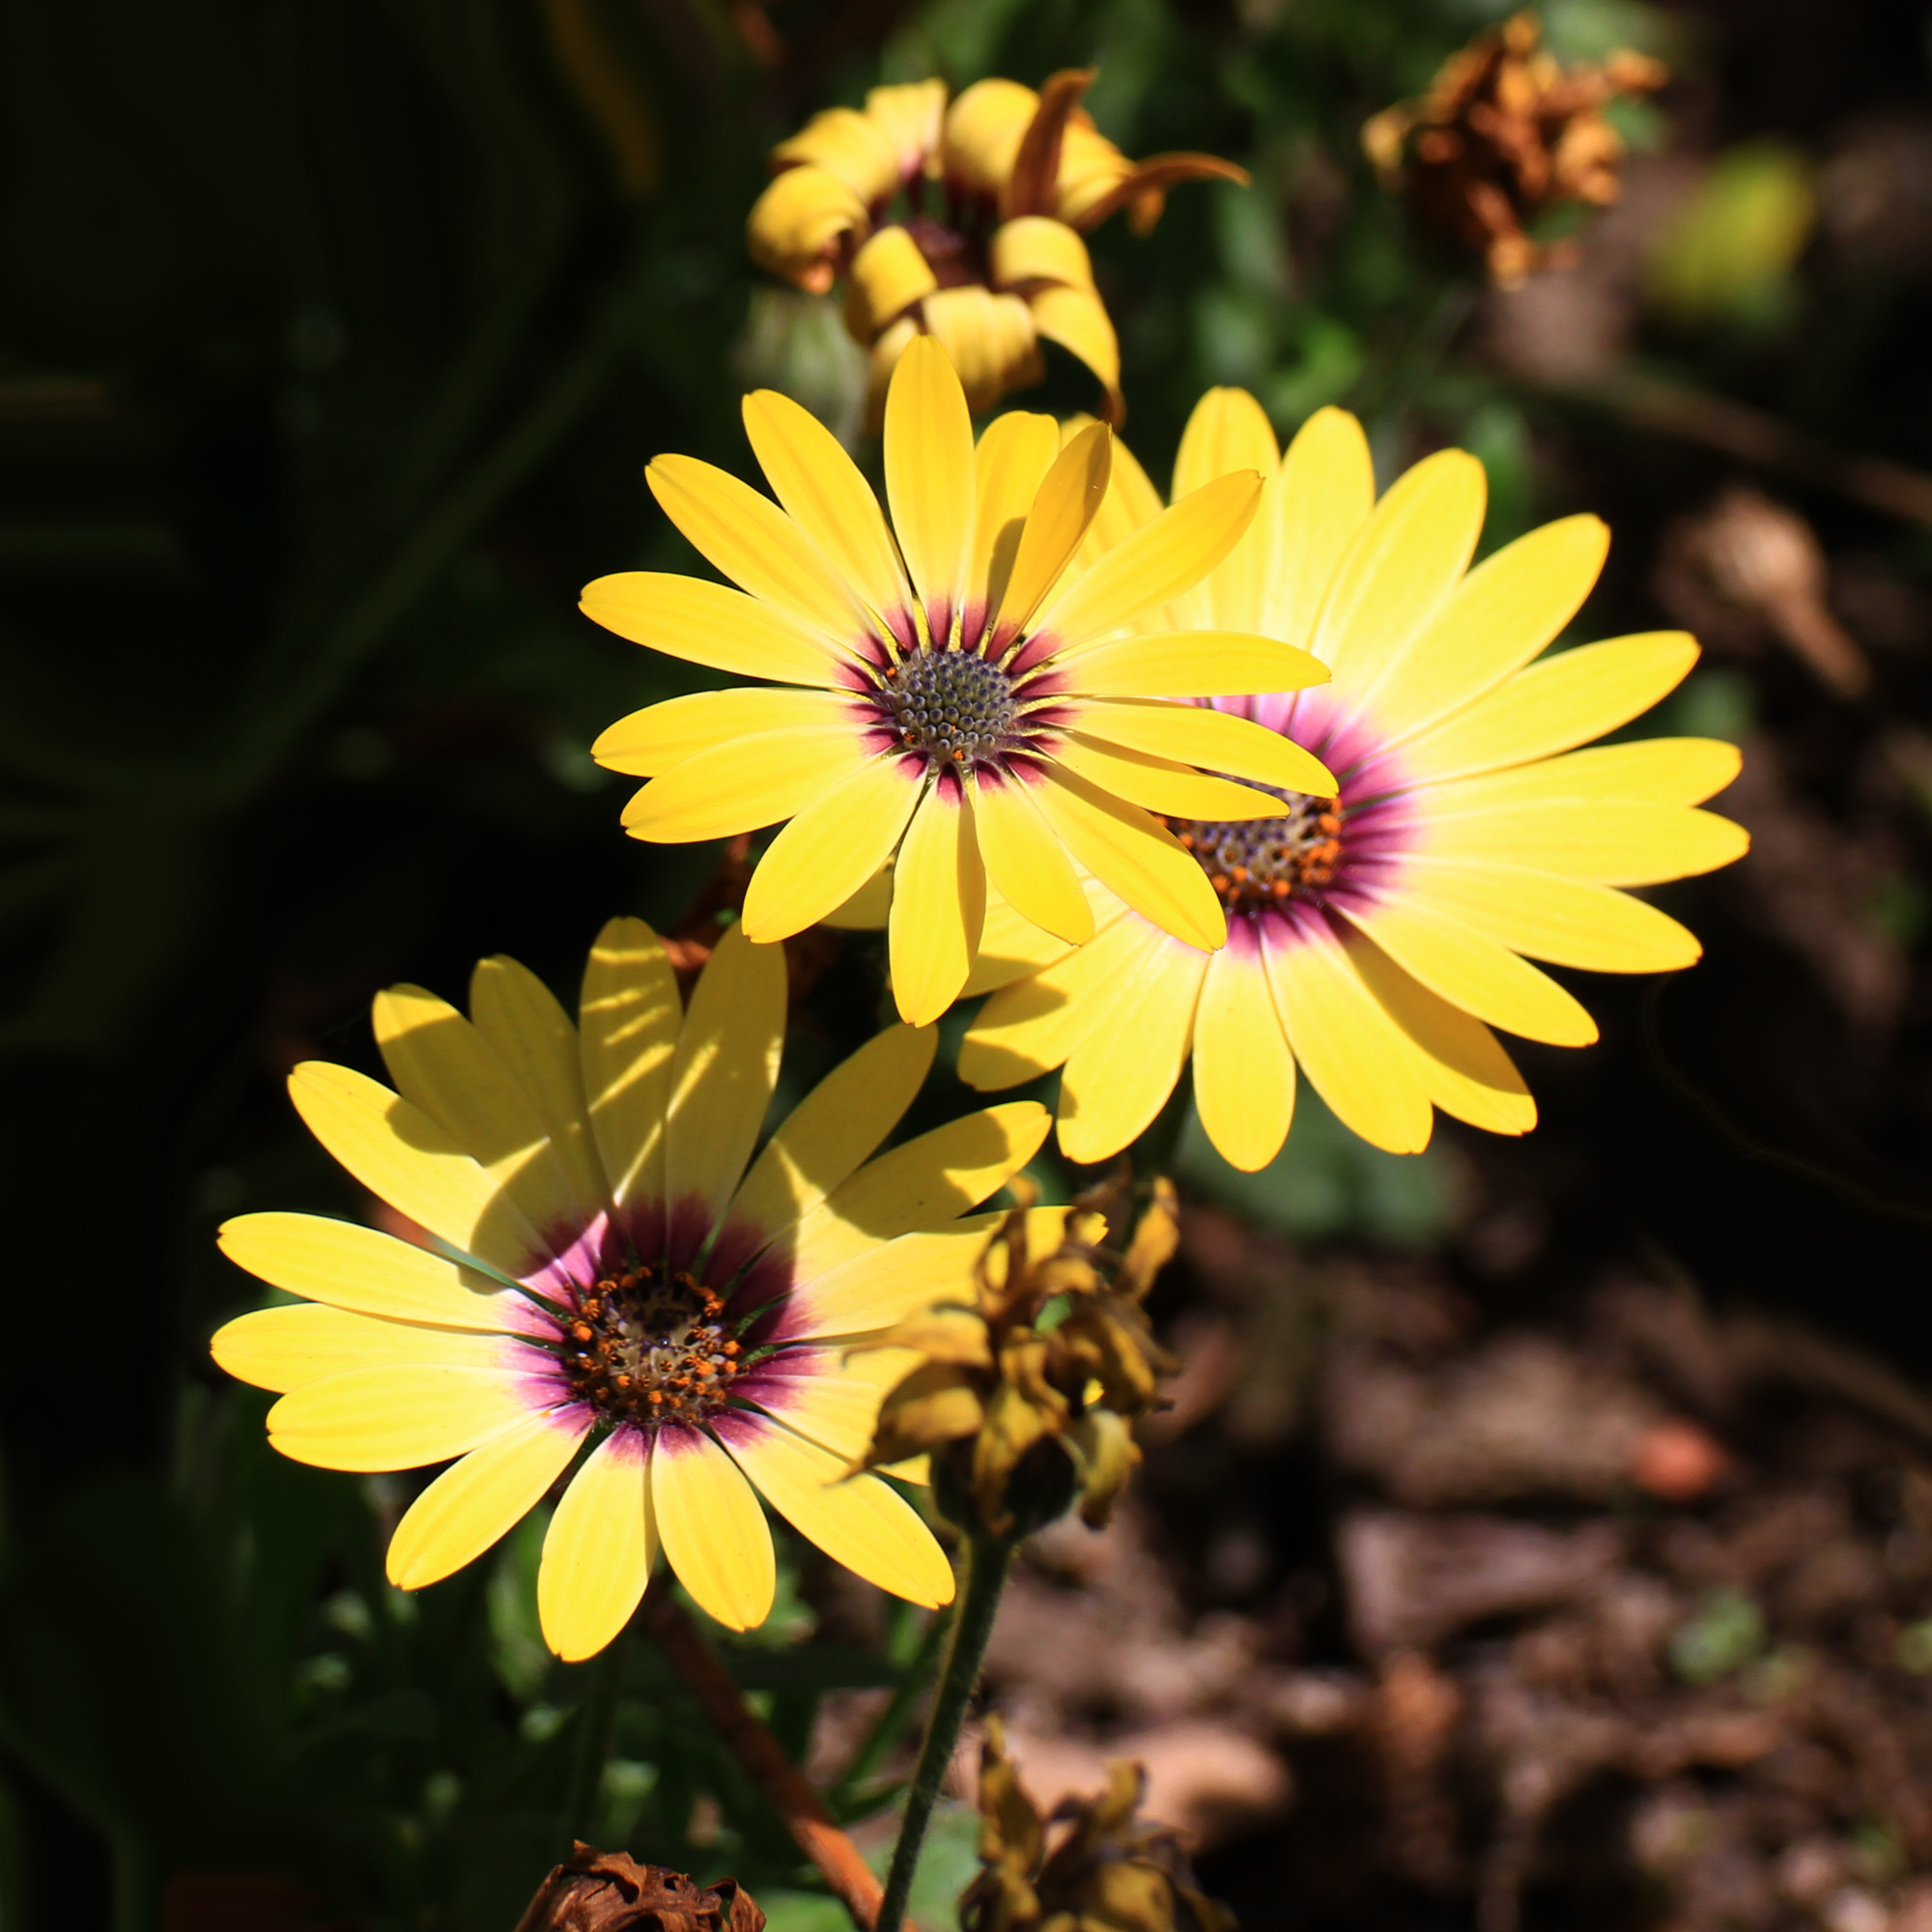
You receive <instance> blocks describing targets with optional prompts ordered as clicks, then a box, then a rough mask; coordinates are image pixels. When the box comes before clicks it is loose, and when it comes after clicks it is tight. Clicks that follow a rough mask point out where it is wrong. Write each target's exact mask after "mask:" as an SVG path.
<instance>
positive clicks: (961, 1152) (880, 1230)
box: [782, 1100, 1052, 1282]
mask: <svg viewBox="0 0 1932 1932" xmlns="http://www.w3.org/2000/svg"><path fill="white" fill-rule="evenodd" d="M1051 1125H1052V1122H1050V1121H1049V1120H1048V1118H1047V1114H1046V1109H1045V1108H1044V1107H1042V1106H1040V1105H1039V1104H1038V1103H1037V1101H1033V1100H1009V1101H1008V1102H1007V1104H1006V1105H1005V1106H1002V1107H986V1108H982V1109H981V1110H980V1112H979V1113H977V1114H968V1115H966V1116H964V1117H963V1118H962V1119H960V1120H956V1121H950V1122H947V1124H946V1125H945V1126H943V1127H934V1128H933V1129H932V1131H931V1132H930V1133H924V1134H921V1135H919V1136H918V1137H917V1139H914V1140H909V1141H907V1142H906V1143H905V1144H904V1145H903V1146H901V1147H895V1148H894V1149H892V1150H891V1151H889V1152H887V1153H882V1154H881V1155H880V1156H879V1157H878V1159H877V1160H875V1161H872V1162H870V1163H869V1164H867V1166H865V1167H862V1168H861V1169H860V1170H859V1172H858V1173H857V1174H855V1175H854V1176H853V1177H852V1178H851V1179H850V1180H848V1181H845V1182H844V1183H843V1184H842V1185H841V1186H839V1187H838V1188H837V1189H835V1190H834V1192H833V1193H832V1194H831V1195H830V1196H829V1197H828V1198H827V1199H826V1200H825V1201H824V1202H822V1203H821V1204H820V1205H819V1206H818V1207H816V1208H813V1209H812V1210H811V1212H810V1214H808V1215H806V1216H805V1217H804V1219H803V1220H801V1221H800V1222H799V1224H798V1226H797V1228H796V1230H795V1231H794V1232H793V1233H792V1234H791V1235H790V1236H787V1237H786V1238H785V1240H784V1242H783V1244H782V1245H783V1246H784V1248H785V1249H786V1250H788V1251H789V1252H790V1253H791V1254H792V1255H793V1256H794V1257H795V1264H794V1267H793V1279H794V1280H796V1281H800V1282H809V1281H810V1280H812V1279H813V1278H814V1277H816V1276H818V1275H821V1274H826V1273H829V1272H830V1271H831V1270H832V1269H833V1268H835V1267H840V1266H842V1265H843V1264H845V1263H847V1262H849V1261H853V1260H855V1259H857V1257H859V1256H860V1255H862V1254H864V1253H866V1252H867V1249H869V1248H871V1247H873V1246H874V1245H875V1244H876V1243H878V1242H880V1241H890V1240H892V1239H893V1238H894V1237H895V1236H898V1235H909V1234H913V1233H915V1232H916V1231H918V1230H920V1229H923V1228H935V1227H939V1226H942V1225H943V1224H944V1223H946V1222H948V1221H951V1220H954V1219H956V1218H957V1217H958V1216H959V1215H961V1214H963V1213H965V1212H966V1211H967V1210H968V1209H969V1208H977V1207H978V1206H979V1205H980V1202H982V1201H983V1200H985V1199H986V1197H987V1196H988V1195H989V1194H993V1193H996V1192H997V1191H998V1190H999V1189H1000V1188H1002V1187H1004V1186H1005V1185H1006V1184H1007V1182H1008V1180H1009V1179H1011V1178H1012V1176H1013V1175H1015V1174H1017V1173H1018V1172H1019V1170H1020V1169H1021V1168H1022V1167H1024V1166H1025V1165H1026V1164H1027V1162H1028V1161H1030V1160H1031V1159H1032V1158H1033V1157H1034V1155H1035V1154H1036V1153H1037V1152H1038V1151H1039V1144H1040V1142H1041V1141H1043V1140H1044V1139H1045V1138H1046V1132H1047V1128H1048V1127H1049V1126H1051Z"/></svg>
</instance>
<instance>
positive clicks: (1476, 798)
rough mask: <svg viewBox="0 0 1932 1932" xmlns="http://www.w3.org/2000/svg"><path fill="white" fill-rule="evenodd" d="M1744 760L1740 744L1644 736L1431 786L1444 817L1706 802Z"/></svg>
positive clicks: (1432, 804)
mask: <svg viewBox="0 0 1932 1932" xmlns="http://www.w3.org/2000/svg"><path fill="white" fill-rule="evenodd" d="M1743 763H1744V757H1743V754H1742V753H1740V752H1739V750H1738V748H1737V747H1736V746H1735V745H1726V744H1724V743H1722V742H1721V741H1720V740H1719V739H1716V738H1640V739H1637V740H1636V741H1634V743H1631V744H1626V745H1600V746H1598V747H1596V748H1595V749H1594V750H1592V751H1587V752H1572V753H1569V755H1568V756H1566V757H1557V758H1540V759H1538V760H1537V761H1536V762H1535V763H1534V764H1529V765H1518V766H1515V767H1514V768H1513V769H1511V770H1509V771H1506V772H1486V773H1484V774H1482V775H1481V776H1480V777H1477V778H1466V779H1455V780H1452V781H1449V782H1448V783H1445V784H1437V785H1433V786H1431V787H1430V791H1429V809H1430V810H1431V812H1432V813H1440V814H1441V815H1443V816H1445V817H1447V816H1451V815H1453V814H1455V813H1457V812H1463V811H1488V810H1501V809H1503V808H1506V807H1507V808H1512V809H1515V810H1536V809H1539V808H1540V807H1541V806H1542V805H1543V804H1544V803H1545V802H1546V801H1547V800H1548V799H1555V798H1568V799H1587V800H1592V801H1596V802H1601V803H1603V804H1604V805H1605V806H1606V807H1610V808H1614V807H1615V806H1617V805H1618V804H1620V803H1622V802H1624V801H1626V800H1641V801H1642V802H1643V803H1645V804H1648V805H1702V804H1703V802H1704V801H1705V800H1706V799H1707V798H1709V797H1710V796H1711V794H1712V793H1713V792H1719V791H1722V790H1723V788H1724V787H1725V786H1726V785H1727V784H1729V783H1730V781H1732V780H1733V779H1734V778H1736V777H1737V775H1738V772H1739V769H1740V768H1741V767H1742V765H1743Z"/></svg>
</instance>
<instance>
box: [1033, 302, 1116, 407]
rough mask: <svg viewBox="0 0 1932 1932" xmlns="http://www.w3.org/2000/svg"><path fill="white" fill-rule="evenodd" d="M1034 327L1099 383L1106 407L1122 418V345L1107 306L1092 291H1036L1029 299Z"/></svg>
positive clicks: (1044, 338) (1042, 336)
mask: <svg viewBox="0 0 1932 1932" xmlns="http://www.w3.org/2000/svg"><path fill="white" fill-rule="evenodd" d="M1027 308H1028V310H1029V311H1030V312H1031V314H1032V316H1033V326H1034V327H1035V329H1036V330H1037V332H1038V333H1039V335H1040V336H1041V338H1042V339H1043V340H1045V341H1047V342H1057V343H1059V345H1060V346H1061V348H1063V349H1064V350H1065V351H1066V353H1067V354H1068V355H1071V356H1073V357H1074V358H1075V359H1076V360H1077V361H1081V362H1084V363H1086V365H1087V366H1088V368H1090V369H1091V370H1093V372H1094V375H1095V376H1097V377H1098V378H1099V379H1100V385H1101V387H1102V388H1104V389H1105V390H1106V392H1107V405H1108V408H1109V410H1110V412H1112V413H1113V415H1114V416H1115V418H1116V419H1118V418H1119V417H1120V415H1121V412H1122V411H1121V344H1120V338H1119V337H1118V336H1116V335H1115V333H1114V322H1113V318H1112V317H1111V316H1110V315H1108V313H1107V305H1106V303H1105V302H1103V301H1102V300H1101V299H1100V298H1099V297H1098V296H1097V295H1095V294H1094V291H1093V290H1092V289H1079V288H1059V287H1055V286H1048V287H1046V288H1043V289H1037V290H1036V291H1035V292H1034V294H1033V295H1032V296H1031V297H1030V298H1028V301H1027Z"/></svg>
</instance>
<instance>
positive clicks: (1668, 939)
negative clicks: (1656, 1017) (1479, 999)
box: [1403, 860, 1704, 973]
mask: <svg viewBox="0 0 1932 1932" xmlns="http://www.w3.org/2000/svg"><path fill="white" fill-rule="evenodd" d="M1403 885H1404V889H1405V890H1406V892H1408V893H1409V894H1411V895H1413V896H1414V897H1415V898H1416V899H1417V900H1419V901H1421V902H1423V903H1425V904H1429V905H1433V906H1436V907H1439V908H1440V909H1441V910H1442V911H1444V912H1446V913H1450V914H1452V915H1454V916H1455V917H1456V918H1457V919H1460V920H1462V921H1463V923H1466V924H1468V925H1472V926H1474V927H1475V928H1476V930H1477V931H1478V932H1486V933H1488V934H1489V936H1490V937H1491V938H1492V939H1493V940H1496V941H1497V942H1499V943H1500V944H1501V945H1504V946H1507V947H1509V948H1510V949H1511V950H1512V951H1513V952H1526V953H1527V954H1528V955H1529V956H1530V957H1531V958H1532V959H1548V961H1549V962H1550V963H1551V964H1552V965H1555V966H1580V967H1582V968H1584V969H1585V970H1586V971H1588V972H1593V973H1672V972H1676V971H1677V970H1679V969H1680V968H1682V967H1685V966H1694V965H1695V964H1696V963H1697V961H1698V960H1699V959H1700V958H1702V957H1703V953H1704V949H1703V948H1702V947H1701V946H1700V945H1698V943H1697V936H1696V934H1695V933H1693V932H1690V931H1687V930H1686V928H1685V927H1683V926H1681V925H1679V924H1678V923H1677V922H1676V921H1675V920H1674V919H1671V918H1669V917H1668V916H1667V915H1666V914H1663V913H1661V912H1659V911H1658V909H1657V908H1656V907H1655V906H1653V905H1646V904H1645V903H1644V902H1643V901H1642V900H1641V899H1634V898H1632V897H1631V896H1630V895H1628V894H1627V893H1620V892H1616V891H1613V890H1612V889H1611V888H1610V887H1608V886H1594V885H1590V884H1588V883H1587V882H1586V881H1584V880H1581V879H1565V878H1559V877H1558V876H1557V875H1556V874H1555V873H1554V872H1532V871H1526V870H1524V869H1523V868H1522V867H1517V866H1501V865H1496V864H1493V863H1476V864H1470V865H1457V864H1453V863H1451V862H1449V861H1446V860H1433V861H1429V862H1426V863H1424V864H1421V865H1417V866H1414V867H1410V868H1409V870H1408V872H1407V873H1406V874H1405V876H1404V880H1403Z"/></svg>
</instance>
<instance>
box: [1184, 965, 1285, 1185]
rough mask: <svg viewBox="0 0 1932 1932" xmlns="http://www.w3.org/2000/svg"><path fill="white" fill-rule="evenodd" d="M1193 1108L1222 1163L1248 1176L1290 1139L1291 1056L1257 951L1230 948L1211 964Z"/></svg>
mask: <svg viewBox="0 0 1932 1932" xmlns="http://www.w3.org/2000/svg"><path fill="white" fill-rule="evenodd" d="M1194 1105H1195V1109H1196V1111H1197V1112H1198V1113H1199V1114H1200V1116H1201V1125H1202V1128H1203V1130H1204V1131H1205V1132H1206V1134H1207V1136H1208V1139H1209V1140H1210V1141H1211V1142H1212V1143H1213V1144H1214V1147H1215V1149H1216V1151H1218V1152H1219V1153H1220V1155H1221V1158H1222V1159H1223V1160H1225V1161H1226V1162H1227V1163H1228V1164H1229V1165H1230V1166H1231V1167H1237V1168H1239V1169H1240V1170H1241V1171H1242V1172H1243V1173H1244V1174H1254V1173H1257V1172H1258V1171H1259V1170H1260V1169H1262V1168H1264V1167H1265V1166H1266V1165H1267V1164H1268V1162H1269V1161H1271V1160H1272V1159H1273V1158H1274V1157H1275V1155H1276V1154H1278V1153H1279V1152H1280V1151H1281V1150H1282V1145H1283V1143H1284V1142H1285V1141H1286V1140H1287V1139H1288V1129H1289V1123H1290V1122H1292V1121H1293V1118H1294V1056H1293V1054H1292V1053H1290V1052H1289V1050H1288V1037H1287V1036H1286V1035H1285V1034H1284V1033H1283V1032H1282V1030H1281V1021H1280V1019H1279V1018H1278V1017H1277V1015H1276V1013H1275V1009H1274V995H1273V994H1272V993H1271V992H1270V991H1269V990H1268V981H1267V969H1266V967H1265V966H1264V963H1263V960H1262V955H1261V949H1260V948H1259V947H1258V946H1254V945H1250V944H1241V945H1238V946H1237V945H1236V944H1234V943H1232V942H1231V943H1230V944H1229V945H1227V946H1225V947H1223V948H1222V949H1221V951H1220V952H1216V953H1214V954H1213V955H1212V956H1211V957H1210V958H1209V959H1208V976H1207V979H1206V980H1204V981H1203V983H1202V987H1201V998H1200V1003H1199V1004H1198V1005H1197V1006H1196V1007H1195V1009H1194Z"/></svg>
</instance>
